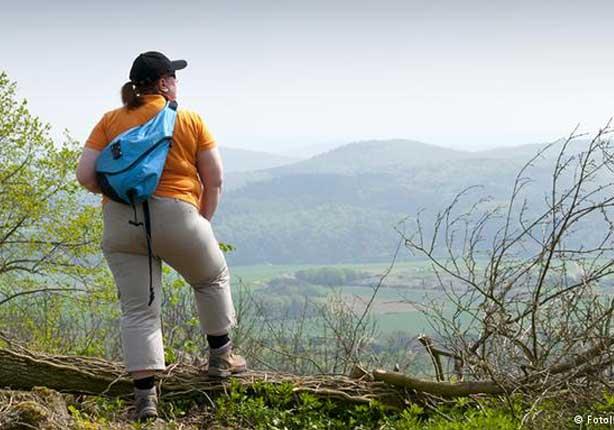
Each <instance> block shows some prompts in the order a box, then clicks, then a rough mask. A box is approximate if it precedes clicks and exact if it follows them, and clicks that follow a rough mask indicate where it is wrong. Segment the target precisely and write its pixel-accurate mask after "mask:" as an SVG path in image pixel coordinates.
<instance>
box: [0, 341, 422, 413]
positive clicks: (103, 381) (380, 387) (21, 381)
mask: <svg viewBox="0 0 614 430" xmlns="http://www.w3.org/2000/svg"><path fill="white" fill-rule="evenodd" d="M234 379H235V380H236V381H238V382H239V383H240V384H242V385H244V386H247V387H250V386H254V385H255V384H257V383H260V382H268V383H273V384H279V383H291V384H292V385H293V386H294V392H295V393H297V394H298V393H303V392H308V393H311V394H313V395H315V396H317V397H326V398H330V399H334V400H339V401H343V402H352V403H370V402H372V401H373V400H377V401H378V402H380V403H382V404H385V405H388V406H391V407H396V408H398V407H404V406H405V405H407V404H408V403H410V402H411V401H413V400H417V397H419V396H417V395H416V394H415V393H411V392H409V391H408V390H406V389H403V388H400V387H395V386H392V385H389V384H386V383H384V382H378V381H373V380H372V378H370V377H364V378H361V379H352V378H350V377H347V376H341V375H321V376H296V375H290V374H284V373H277V372H259V371H258V372H247V373H244V374H241V375H240V376H237V377H236V378H234ZM36 386H45V387H48V388H51V389H54V390H57V391H61V392H67V393H73V394H88V395H105V396H129V395H132V390H133V386H132V382H131V380H130V379H129V378H128V375H127V374H126V372H125V369H124V367H123V366H122V365H121V364H119V363H114V362H110V361H106V360H102V359H99V358H94V357H79V356H60V355H48V354H43V353H37V352H32V351H29V350H27V349H24V348H21V347H11V348H0V388H1V387H7V388H10V389H15V390H30V389H32V388H33V387H36ZM229 386H230V382H229V380H221V379H218V378H210V377H208V376H206V375H205V374H204V372H203V370H202V368H198V367H196V366H193V365H189V364H172V365H169V366H168V368H167V370H166V371H164V372H161V373H160V375H159V388H160V393H161V397H162V398H196V397H204V398H206V399H209V400H210V398H211V397H214V396H215V395H217V394H220V393H225V392H227V391H228V388H229Z"/></svg>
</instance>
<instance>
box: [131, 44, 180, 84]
mask: <svg viewBox="0 0 614 430" xmlns="http://www.w3.org/2000/svg"><path fill="white" fill-rule="evenodd" d="M187 66H188V62H187V61H185V60H175V61H171V60H169V58H168V57H167V56H166V55H164V54H163V53H161V52H156V51H149V52H143V53H142V54H140V55H139V56H138V57H136V59H135V60H134V62H133V63H132V68H131V69H130V80H131V81H132V82H134V83H135V84H146V83H149V82H154V81H156V80H158V79H159V78H160V77H161V76H163V75H166V74H168V73H173V72H175V71H176V70H181V69H185V68H186V67H187Z"/></svg>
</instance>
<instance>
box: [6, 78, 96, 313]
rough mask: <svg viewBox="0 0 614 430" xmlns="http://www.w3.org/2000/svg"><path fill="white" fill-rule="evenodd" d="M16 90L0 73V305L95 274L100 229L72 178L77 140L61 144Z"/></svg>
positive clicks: (72, 285)
mask: <svg viewBox="0 0 614 430" xmlns="http://www.w3.org/2000/svg"><path fill="white" fill-rule="evenodd" d="M15 88H16V85H15V83H13V82H11V81H10V80H9V78H8V76H7V74H6V73H5V72H0V305H3V304H5V303H7V302H8V301H10V300H13V299H14V298H17V297H20V296H24V295H30V294H34V293H37V292H41V291H62V290H66V289H74V288H76V283H75V282H72V283H71V282H70V281H71V280H73V281H77V280H79V279H82V278H83V276H86V275H87V274H89V273H91V267H92V264H90V262H89V258H91V257H90V256H91V255H93V254H94V253H95V252H96V251H97V247H98V244H99V242H100V240H99V238H100V232H101V225H100V224H101V223H100V216H99V214H98V213H97V212H98V210H97V209H96V208H94V207H92V206H88V205H84V204H83V199H84V194H83V192H82V191H81V190H80V189H79V187H78V184H77V182H76V180H75V179H74V177H75V173H74V172H75V169H76V163H77V159H78V155H79V147H78V144H77V142H76V141H74V140H73V139H71V138H70V137H69V136H68V134H66V142H65V143H64V144H63V145H61V146H58V145H55V144H54V142H53V140H52V139H51V138H50V136H49V130H50V127H49V125H46V124H44V123H43V122H41V120H40V119H39V118H37V117H35V116H33V115H32V114H31V113H30V112H29V110H28V106H27V102H26V101H25V100H21V101H18V100H17V99H16V95H15Z"/></svg>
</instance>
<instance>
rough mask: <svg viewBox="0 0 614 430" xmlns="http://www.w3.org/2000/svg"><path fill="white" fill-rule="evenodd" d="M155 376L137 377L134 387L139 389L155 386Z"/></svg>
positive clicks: (149, 388) (148, 388)
mask: <svg viewBox="0 0 614 430" xmlns="http://www.w3.org/2000/svg"><path fill="white" fill-rule="evenodd" d="M154 382H155V381H154V377H153V376H150V377H148V378H142V379H135V380H134V388H138V389H139V390H151V389H152V388H153V386H154Z"/></svg>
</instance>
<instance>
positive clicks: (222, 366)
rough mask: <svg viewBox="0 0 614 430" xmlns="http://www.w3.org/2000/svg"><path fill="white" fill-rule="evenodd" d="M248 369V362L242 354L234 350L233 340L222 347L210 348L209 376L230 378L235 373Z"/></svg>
mask: <svg viewBox="0 0 614 430" xmlns="http://www.w3.org/2000/svg"><path fill="white" fill-rule="evenodd" d="M245 370H247V363H246V362H245V359H244V358H243V357H241V356H240V355H237V354H234V353H233V352H232V342H228V343H227V344H226V345H224V346H223V347H221V348H218V349H211V350H209V368H208V369H207V374H208V375H209V376H217V377H219V378H228V377H229V376H230V375H232V374H234V373H241V372H244V371H245Z"/></svg>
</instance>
